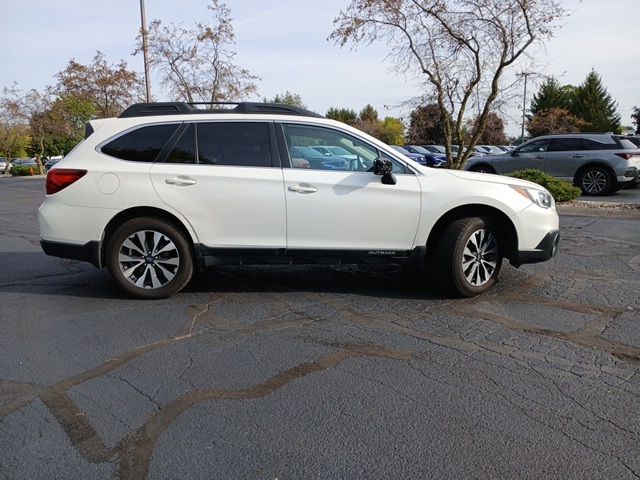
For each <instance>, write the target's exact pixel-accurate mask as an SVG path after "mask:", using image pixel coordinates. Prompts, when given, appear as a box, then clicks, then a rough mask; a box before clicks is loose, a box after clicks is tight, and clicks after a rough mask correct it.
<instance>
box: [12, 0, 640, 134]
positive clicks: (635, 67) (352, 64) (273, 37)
mask: <svg viewBox="0 0 640 480" xmlns="http://www.w3.org/2000/svg"><path fill="white" fill-rule="evenodd" d="M560 2H561V3H562V4H563V6H564V7H565V8H566V9H567V10H568V11H570V12H571V13H572V14H571V15H570V16H569V17H567V18H565V19H564V20H563V21H562V28H561V29H560V30H559V31H558V32H557V33H556V35H555V37H554V38H553V39H551V40H550V41H548V42H547V43H546V45H545V47H544V48H540V49H538V51H537V52H536V56H537V60H536V71H537V72H539V73H540V74H541V75H540V76H539V77H538V78H537V79H533V83H534V85H533V86H532V85H531V83H530V84H529V95H528V100H530V98H531V93H532V92H535V90H536V82H537V83H539V82H540V81H541V79H542V78H543V75H553V76H556V77H558V78H559V80H560V82H562V83H563V84H574V85H577V84H579V83H581V82H582V81H583V79H584V77H585V76H586V74H587V73H588V72H589V71H590V70H591V69H592V68H594V69H595V70H596V71H597V72H598V73H599V74H600V75H601V76H602V78H603V81H604V84H605V86H606V87H607V89H608V91H609V93H610V94H611V95H612V96H613V98H614V99H615V100H616V101H617V102H618V111H619V113H620V114H621V116H622V123H623V124H624V125H629V124H631V119H630V115H631V111H632V108H633V106H635V105H638V106H640V88H639V87H640V48H639V45H640V28H639V26H638V20H637V18H638V12H639V11H640V0H607V1H606V2H604V1H603V0H582V1H580V0H560ZM207 3H208V2H207V1H206V0H181V1H175V0H173V1H172V0H146V1H145V4H146V11H147V21H150V20H151V19H156V18H157V19H160V20H162V21H163V22H184V23H185V24H192V23H193V22H195V21H206V20H207V19H208V18H209V17H208V12H207V9H206V6H207ZM226 3H227V5H228V7H229V8H230V9H231V11H232V17H233V26H234V29H235V33H236V45H235V50H236V52H237V57H236V59H237V63H238V64H239V65H241V66H243V67H245V68H247V69H249V70H250V71H251V72H252V73H253V74H255V75H258V76H259V77H260V78H261V80H260V81H259V82H258V90H259V97H258V98H256V100H257V99H259V98H262V97H273V96H275V95H276V94H277V93H282V92H284V91H285V90H289V91H291V92H294V93H298V94H300V95H301V96H302V98H303V101H304V102H305V103H306V105H307V106H308V107H309V108H310V109H312V110H315V111H317V112H320V113H324V112H326V110H327V109H328V108H329V107H331V106H338V107H348V108H353V109H355V110H360V109H361V108H362V107H363V106H364V105H366V104H367V103H371V104H372V105H373V106H374V107H376V108H377V109H378V111H379V112H380V115H381V116H386V115H393V116H401V117H405V118H406V117H407V116H408V113H409V111H410V108H409V107H401V106H400V105H401V104H402V102H404V101H406V100H408V99H410V98H412V97H415V96H417V95H419V94H420V86H419V83H418V81H417V80H416V78H413V77H407V76H405V75H398V74H397V73H396V69H395V68H394V66H393V65H391V64H390V62H389V61H388V60H387V59H386V56H387V54H388V49H387V47H386V45H384V44H381V43H379V44H374V45H372V46H370V47H366V48H361V47H359V48H358V49H357V50H352V49H351V48H349V47H346V48H339V47H338V46H336V45H335V44H334V43H333V42H331V41H329V40H327V37H328V36H329V34H330V33H331V30H332V24H333V19H334V18H335V16H336V15H337V14H338V13H339V11H340V10H341V9H343V8H345V7H346V6H347V5H348V3H349V2H348V0H322V1H321V2H319V1H315V0H313V1H312V0H299V1H292V0H266V1H265V0H227V1H226ZM0 16H1V17H2V18H3V19H4V21H3V22H2V31H3V35H2V38H3V41H2V46H1V47H0V88H1V87H2V86H9V85H11V84H12V83H13V82H17V83H18V84H19V86H20V87H21V88H23V89H25V90H26V89H30V88H36V89H41V88H43V87H45V86H46V85H52V84H54V83H55V77H54V75H55V73H56V72H58V71H60V70H62V69H63V68H64V67H65V65H66V64H67V62H68V61H69V59H71V58H74V59H75V60H76V61H78V62H80V63H89V62H90V61H91V59H92V57H93V56H94V55H95V52H96V50H100V51H102V52H104V53H105V54H106V56H107V59H108V60H110V61H112V62H117V61H119V60H120V59H124V60H125V61H126V62H127V63H128V64H129V66H130V67H131V68H133V69H135V70H137V71H139V72H142V71H143V62H142V56H141V55H138V56H132V52H133V50H134V43H135V37H136V35H137V32H138V29H139V28H140V10H139V1H138V0H104V1H99V2H96V1H87V0H58V1H55V2H52V1H50V0H29V1H25V0H0ZM514 73H515V71H514V72H512V73H511V74H514ZM530 80H531V79H530ZM158 83H159V82H158V81H157V79H155V78H152V93H153V95H154V96H155V97H156V98H157V99H158V100H169V98H167V97H166V94H165V92H163V91H162V89H161V87H160V86H159V84H158ZM518 88H522V86H518ZM521 106H522V100H521V99H514V100H513V101H512V102H511V104H510V105H509V106H508V107H507V108H506V109H505V114H506V118H505V120H506V126H507V132H508V133H509V134H511V135H517V134H518V133H519V129H520V122H521V120H520V117H521V110H520V109H521Z"/></svg>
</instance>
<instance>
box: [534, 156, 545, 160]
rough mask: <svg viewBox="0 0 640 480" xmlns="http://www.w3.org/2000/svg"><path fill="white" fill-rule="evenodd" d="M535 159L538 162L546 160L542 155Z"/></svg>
mask: <svg viewBox="0 0 640 480" xmlns="http://www.w3.org/2000/svg"><path fill="white" fill-rule="evenodd" d="M533 158H535V159H536V160H544V157H543V156H542V155H538V156H536V157H533Z"/></svg>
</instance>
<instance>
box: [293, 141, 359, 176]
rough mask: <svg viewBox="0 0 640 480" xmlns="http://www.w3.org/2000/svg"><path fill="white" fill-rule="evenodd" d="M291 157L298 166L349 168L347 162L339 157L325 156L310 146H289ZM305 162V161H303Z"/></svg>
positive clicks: (334, 168)
mask: <svg viewBox="0 0 640 480" xmlns="http://www.w3.org/2000/svg"><path fill="white" fill-rule="evenodd" d="M290 153H291V159H292V162H293V163H294V164H296V166H297V167H298V168H314V169H326V170H349V168H348V165H349V162H348V161H347V160H345V159H344V158H340V157H328V158H327V157H326V156H325V155H323V154H322V153H320V152H318V151H317V150H315V149H314V148H312V147H304V146H297V147H291V152H290ZM305 162H306V163H305Z"/></svg>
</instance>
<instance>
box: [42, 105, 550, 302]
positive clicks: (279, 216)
mask: <svg viewBox="0 0 640 480" xmlns="http://www.w3.org/2000/svg"><path fill="white" fill-rule="evenodd" d="M325 145H332V146H337V147H341V148H342V149H344V150H346V151H347V152H348V156H347V155H345V156H343V158H345V159H347V161H344V162H341V163H340V164H337V163H336V162H335V159H332V158H331V157H324V156H323V155H321V154H318V155H308V156H306V157H304V158H301V156H300V155H299V154H296V153H295V152H299V151H306V150H309V147H314V146H325ZM311 150H312V148H311ZM38 221H39V224H40V235H41V244H42V248H43V250H44V251H45V253H47V254H48V255H54V256H58V257H65V258H72V259H77V260H84V261H89V262H91V263H93V264H94V265H95V266H96V267H99V268H100V267H107V269H108V270H109V272H110V274H111V277H112V278H113V280H114V281H115V283H116V284H117V285H118V286H120V287H121V288H122V289H124V290H125V291H126V292H127V293H128V294H130V295H132V296H135V297H139V298H163V297H167V296H169V295H172V294H174V293H176V292H178V291H179V290H181V289H182V288H183V287H184V286H185V285H186V284H187V282H189V279H190V278H191V276H192V273H193V270H194V268H199V269H205V268H206V267H210V266H214V265H221V264H261V263H269V264H273V263H278V264H292V263H294V264H303V263H373V262H376V263H380V262H394V263H402V264H411V263H413V264H418V265H421V266H427V267H428V268H429V270H430V271H432V272H433V273H432V275H436V276H437V278H438V283H440V284H442V285H445V286H447V287H448V288H449V289H450V290H452V291H453V292H456V293H457V294H459V295H463V296H473V295H478V294H480V293H482V292H484V291H486V290H487V289H489V288H490V287H491V286H492V285H493V284H494V283H495V282H496V280H497V277H498V274H499V272H500V266H501V263H502V260H503V258H507V259H509V260H510V261H511V263H512V264H513V265H515V266H519V265H521V264H523V263H533V262H539V261H544V260H548V259H550V258H551V257H552V256H554V255H555V253H556V251H557V246H558V239H559V230H558V215H557V214H556V211H555V204H554V201H553V198H552V197H551V195H550V194H549V192H547V191H546V190H545V189H544V188H542V187H540V186H539V185H536V184H533V183H529V182H525V181H521V180H516V179H513V178H507V177H500V176H494V175H491V176H488V175H482V174H478V173H471V172H461V171H453V170H442V169H431V168H426V167H422V166H420V165H418V164H416V163H414V162H412V161H411V160H409V159H408V158H406V157H405V156H404V155H402V154H399V153H398V152H396V151H395V150H393V149H392V148H390V147H388V146H387V145H385V144H384V143H381V142H380V141H378V140H376V139H375V138H372V137H370V136H368V135H366V134H364V133H362V132H361V131H359V130H356V129H354V128H351V127H349V126H347V125H345V124H343V123H340V122H336V121H333V120H328V119H326V118H323V117H321V116H319V115H317V114H314V113H312V112H309V111H307V110H303V109H299V108H295V107H289V106H285V105H277V104H260V103H239V104H237V107H235V108H233V109H227V110H201V109H198V108H195V107H194V106H192V105H188V104H185V103H150V104H136V105H133V106H131V107H129V108H128V109H127V110H125V112H124V113H122V115H120V117H118V118H109V119H103V120H95V121H91V122H89V124H88V125H87V135H86V138H85V140H84V141H83V142H82V143H80V144H79V145H78V146H77V147H76V148H75V149H74V150H73V151H72V152H71V153H70V154H68V155H67V156H66V157H65V158H64V159H63V160H61V161H60V162H59V163H57V164H56V165H55V166H54V167H53V168H52V169H51V170H50V171H49V174H48V176H47V196H46V198H45V200H44V203H43V204H42V205H41V207H40V209H39V211H38Z"/></svg>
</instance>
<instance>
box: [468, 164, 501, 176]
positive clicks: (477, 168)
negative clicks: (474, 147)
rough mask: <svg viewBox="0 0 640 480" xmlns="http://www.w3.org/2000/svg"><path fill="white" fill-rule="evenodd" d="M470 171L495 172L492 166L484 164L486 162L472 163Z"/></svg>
mask: <svg viewBox="0 0 640 480" xmlns="http://www.w3.org/2000/svg"><path fill="white" fill-rule="evenodd" d="M469 171H470V172H478V173H493V174H495V173H496V171H495V169H494V168H493V167H491V166H489V165H486V164H480V165H474V166H473V167H471V168H470V169H469Z"/></svg>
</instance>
